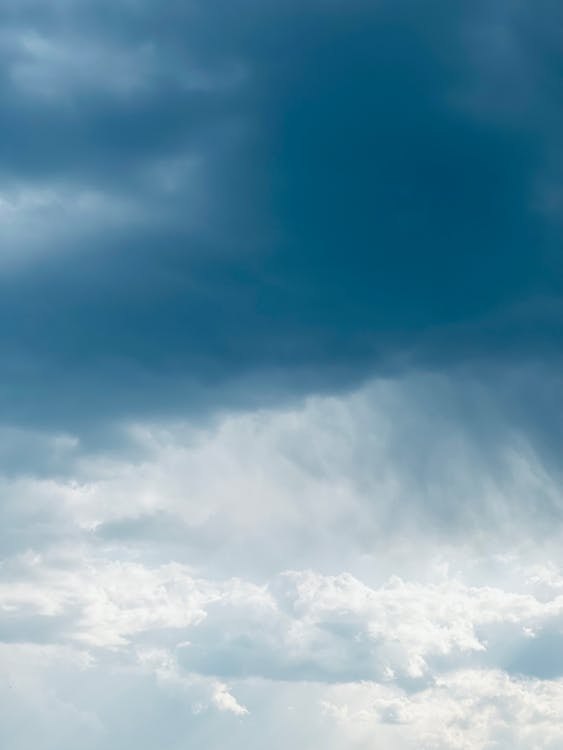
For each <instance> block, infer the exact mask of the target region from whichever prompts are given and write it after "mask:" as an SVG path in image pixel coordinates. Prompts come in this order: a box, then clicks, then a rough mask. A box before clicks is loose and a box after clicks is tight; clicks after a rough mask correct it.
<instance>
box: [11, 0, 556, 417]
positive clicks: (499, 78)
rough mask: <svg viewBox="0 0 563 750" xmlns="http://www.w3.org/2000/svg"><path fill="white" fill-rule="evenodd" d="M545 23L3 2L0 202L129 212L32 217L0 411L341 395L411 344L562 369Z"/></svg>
mask: <svg viewBox="0 0 563 750" xmlns="http://www.w3.org/2000/svg"><path fill="white" fill-rule="evenodd" d="M542 7H544V8H545V11H546V13H540V11H539V10H537V13H536V12H534V14H533V16H532V14H531V13H530V12H529V11H527V10H526V9H517V10H516V11H510V12H509V9H508V8H506V9H504V11H502V12H498V13H496V14H495V15H494V17H492V16H491V11H490V10H489V8H488V7H487V4H485V3H476V4H472V5H471V8H469V7H466V6H465V5H464V4H462V3H455V2H454V3H445V2H431V3H419V2H416V1H415V0H413V1H412V2H399V3H390V2H389V3H387V2H384V3H363V2H359V1H358V2H353V3H347V4H345V5H344V4H340V3H336V2H332V3H331V2H327V3H322V2H313V1H312V0H311V1H310V2H306V3H293V2H289V3H282V2H268V3H253V2H244V1H243V0H240V2H235V3H224V2H218V1H217V2H209V3H205V4H203V3H202V4H200V5H198V6H195V7H194V6H192V5H189V4H185V3H168V4H166V7H164V8H163V7H162V5H161V4H157V3H152V2H145V3H135V4H130V3H125V2H120V3H112V4H109V3H105V2H103V3H88V2H83V3H72V4H71V3H68V4H65V3H62V4H61V5H60V6H57V8H54V7H51V6H50V5H48V4H44V3H23V4H21V5H16V4H7V5H6V8H5V10H4V11H2V21H3V24H4V28H5V33H4V36H3V43H2V72H1V74H0V83H1V87H2V92H1V93H2V96H1V98H0V101H1V104H0V120H1V122H2V139H1V142H0V170H1V174H2V184H3V186H2V191H3V193H4V192H5V194H6V195H8V198H9V197H10V196H11V195H20V196H21V195H25V191H26V190H27V191H33V190H45V189H49V190H55V192H56V191H57V190H60V191H63V192H62V194H63V196H66V197H67V198H66V199H68V196H72V195H73V194H80V192H81V191H86V192H88V191H89V192H91V191H95V193H96V194H97V195H102V196H105V197H106V198H105V199H106V201H107V202H108V203H109V204H110V205H111V204H112V203H115V205H117V206H118V207H119V205H121V204H120V203H119V201H120V200H121V201H126V202H128V205H129V204H131V205H133V206H134V207H135V210H134V213H135V216H136V217H137V218H135V219H133V218H131V219H128V218H127V216H126V215H125V216H123V217H122V221H121V222H119V221H118V222H117V223H116V222H114V223H113V224H112V223H109V222H108V221H107V220H106V219H105V218H104V215H101V216H100V218H99V220H96V215H95V213H94V219H93V220H92V221H91V222H90V223H89V224H88V225H87V226H84V224H83V221H82V219H81V214H80V212H78V213H77V214H76V215H75V214H72V212H71V211H70V210H69V209H68V208H67V207H66V206H65V205H64V200H65V198H63V199H59V198H57V200H59V202H60V201H62V206H59V210H60V212H61V213H62V215H63V217H64V216H65V215H67V214H68V217H67V222H66V224H67V225H68V227H70V229H69V231H68V232H67V233H66V234H64V236H62V237H60V236H59V235H53V234H50V232H49V226H50V225H49V224H48V223H47V225H46V228H45V229H41V232H42V235H43V236H42V237H41V241H40V242H39V245H40V249H41V252H37V247H36V246H37V239H36V240H35V245H34V247H35V255H33V257H32V259H31V260H29V262H27V263H22V264H21V266H17V264H16V267H12V266H8V267H7V268H6V269H3V270H2V272H1V273H0V336H1V340H0V346H1V350H0V357H1V364H2V372H3V383H2V391H1V394H0V408H1V409H2V413H3V415H4V419H5V420H6V421H7V422H16V423H24V422H32V423H36V424H49V425H53V424H56V425H58V426H59V427H60V426H65V427H68V428H70V429H80V427H79V426H80V425H82V427H83V426H84V424H86V423H90V424H92V423H93V422H96V421H101V422H104V421H106V420H107V419H108V418H112V419H116V418H117V419H118V418H120V417H132V418H136V417H142V416H146V415H150V414H155V413H160V412H166V413H169V414H174V413H178V411H182V410H184V409H186V408H188V409H194V408H200V409H206V408H207V406H208V405H209V402H210V400H213V399H214V400H215V403H216V404H217V403H219V400H220V399H219V396H218V393H219V392H221V393H222V394H223V396H222V397H221V398H223V399H224V402H226V401H227V400H228V401H229V402H231V403H232V402H236V401H241V400H242V401H243V402H244V401H245V399H248V398H250V395H249V394H250V392H251V391H253V392H254V393H253V397H255V395H256V393H257V394H258V397H261V396H263V395H266V394H265V391H267V390H269V391H278V389H280V390H281V391H284V390H285V391H287V390H289V391H291V390H292V389H294V388H301V389H303V388H305V389H320V388H323V387H331V386H334V385H335V384H341V383H347V382H353V381H354V380H356V379H360V378H362V377H364V376H366V375H368V374H370V373H373V372H374V366H376V365H377V367H378V368H379V371H381V370H383V369H385V368H388V367H390V366H391V363H392V362H395V361H397V360H399V361H403V362H404V353H405V352H410V353H412V352H413V351H415V352H416V360H417V361H419V360H421V361H423V362H424V363H425V364H426V365H428V364H430V365H431V366H438V367H442V366H444V364H446V363H449V362H451V361H452V360H455V361H458V362H459V361H461V362H464V361H466V360H468V359H483V358H485V359H493V360H495V361H496V362H497V363H498V362H501V361H503V360H504V359H516V360H522V359H524V360H526V359H528V358H531V357H538V356H540V357H542V358H543V357H544V356H545V355H546V352H549V351H550V348H551V350H554V351H555V352H556V349H557V342H558V341H559V334H560V330H561V313H560V310H559V308H558V306H557V304H555V303H554V302H553V300H554V298H556V297H557V296H558V295H559V294H560V291H561V275H560V272H561V264H560V261H559V258H558V257H557V255H556V253H554V251H553V248H554V245H555V244H556V242H557V240H558V239H559V234H558V232H559V230H558V229H557V225H556V222H554V221H553V216H549V215H548V214H549V212H546V211H544V210H543V208H542V207H541V206H538V185H540V184H541V185H543V184H544V183H543V182H542V181H545V191H547V192H548V193H549V195H552V196H553V195H557V189H556V188H557V180H558V177H557V173H556V172H555V177H554V176H553V168H552V169H551V172H549V170H548V169H547V167H548V161H549V159H550V155H552V154H553V153H555V152H556V150H557V147H558V145H559V140H558V139H559V136H558V135H557V131H556V129H554V128H553V125H552V123H553V122H554V120H556V119H557V118H560V116H561V112H560V107H559V105H558V102H557V100H556V97H555V96H554V87H553V85H552V86H548V85H544V86H543V88H540V90H539V91H538V90H534V82H535V81H537V82H539V83H544V84H545V82H548V81H549V82H552V83H553V82H555V81H557V80H558V79H557V74H558V71H559V69H560V67H561V60H560V56H559V54H558V52H557V49H556V46H555V45H554V44H553V43H551V44H550V43H548V41H549V39H550V38H551V36H550V31H549V30H550V28H551V27H552V25H553V24H552V23H550V21H549V13H547V11H550V13H551V14H552V17H553V18H552V20H553V21H554V22H559V21H560V20H561V11H560V9H558V7H556V6H555V4H553V3H549V2H545V3H542ZM544 27H545V28H544ZM490 28H492V29H496V30H499V29H500V31H499V34H498V35H497V36H498V38H497V37H496V36H495V35H494V34H492V35H489V36H487V35H486V34H485V35H484V36H483V35H480V31H482V30H484V31H487V30H488V29H490ZM501 32H502V33H501ZM503 34H504V36H503ZM506 38H508V39H509V40H510V41H511V44H509V45H507V44H504V45H503V43H502V40H503V39H506ZM483 39H484V41H483ZM499 39H500V41H499ZM30 40H31V41H30ZM38 40H39V41H38ZM476 40H477V41H476ZM479 44H482V49H483V55H482V56H480V55H479ZM495 45H496V46H495ZM507 48H508V49H509V50H510V54H508V53H506V55H508V57H507V59H505V57H506V55H505V50H506V49H507ZM88 50H94V52H92V51H90V52H88ZM503 55H505V57H503ZM483 59H484V60H485V61H486V60H487V59H490V60H491V65H490V68H486V67H485V66H484V65H483V64H482V61H483ZM516 59H517V60H518V63H519V66H520V68H519V69H520V70H525V71H526V74H527V77H526V79H525V80H524V83H523V85H522V87H521V90H519V87H518V85H517V82H515V81H514V80H513V79H512V78H511V77H510V73H509V72H508V73H507V72H506V68H507V66H508V67H510V61H511V60H512V62H513V63H514V61H515V60H516ZM507 60H508V62H507ZM92 61H94V62H92ZM493 63H494V64H493ZM495 66H496V67H495ZM124 71H125V72H127V75H125V73H124ZM503 71H504V72H503ZM507 80H508V82H509V83H510V87H511V90H510V91H507V84H506V81H507ZM495 82H498V84H499V85H498V90H499V95H498V96H496V94H495V91H491V89H494V88H495V85H496V83H495ZM503 82H504V86H503V87H502V90H501V84H502V83H503ZM510 87H509V88H510ZM501 95H502V96H501ZM529 101H533V104H534V112H533V114H530V112H528V110H527V109H526V107H525V106H523V103H524V104H526V103H528V102H529ZM186 159H187V160H188V162H190V160H192V161H193V163H194V164H195V165H196V166H195V167H194V170H193V171H192V172H190V171H189V169H188V170H187V171H185V170H184V171H182V169H183V168H182V167H181V165H182V164H184V162H185V160H186ZM178 165H180V166H178ZM175 169H176V172H175V171H174V170H175ZM163 170H164V173H165V176H164V178H162V173H163ZM178 170H179V173H178ZM548 173H549V174H548ZM178 174H179V176H178ZM159 175H160V177H159ZM170 180H171V182H170ZM542 189H543V188H542ZM18 191H19V192H18ZM542 195H543V193H542ZM55 202H56V201H55ZM539 202H540V203H541V201H539ZM552 203H553V201H552ZM550 205H551V204H550ZM24 208H25V201H24ZM22 210H23V209H22ZM117 211H118V213H119V211H120V209H119V208H118V209H117ZM65 212H66V214H65ZM139 217H141V218H139ZM36 220H37V216H36V213H34V212H33V211H31V212H30V214H29V216H27V214H25V211H24V215H23V222H24V225H25V226H26V227H29V224H31V225H33V223H34V222H35V221H36ZM71 230H72V231H71ZM22 242H23V240H22V239H21V231H20V234H18V233H17V232H15V233H14V232H12V233H7V237H6V238H5V239H4V241H3V244H4V246H5V248H6V254H7V255H9V256H10V257H12V256H17V255H18V254H19V255H20V256H23V255H24V254H25V253H24V249H23V247H22V248H20V246H19V244H18V243H22ZM12 265H13V264H12ZM266 372H268V373H269V375H268V379H266V378H261V377H260V373H266ZM272 373H276V375H275V376H274V375H272ZM237 381H246V383H247V385H246V386H240V387H239V386H236V385H233V384H234V383H236V382H237ZM265 382H268V388H266V386H265V385H264V383H265ZM248 383H251V384H252V385H248Z"/></svg>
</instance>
